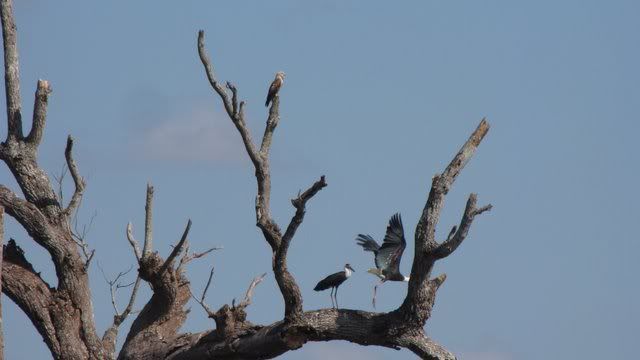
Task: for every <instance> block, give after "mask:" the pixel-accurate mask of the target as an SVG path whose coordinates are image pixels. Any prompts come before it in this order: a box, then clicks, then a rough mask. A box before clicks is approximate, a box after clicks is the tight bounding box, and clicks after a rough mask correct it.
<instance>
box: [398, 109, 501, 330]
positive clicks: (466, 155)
mask: <svg viewBox="0 0 640 360" xmlns="http://www.w3.org/2000/svg"><path fill="white" fill-rule="evenodd" d="M488 131H489V123H487V121H486V120H485V119H482V121H480V124H479V125H478V127H477V128H476V129H475V131H474V132H473V133H472V134H471V136H470V137H469V139H468V140H467V141H466V142H465V144H464V145H463V146H462V148H460V150H459V151H458V153H457V154H456V156H454V158H453V160H451V162H450V163H449V165H448V166H447V168H446V169H445V171H444V172H443V173H442V175H435V176H434V177H433V179H432V185H431V190H430V191H429V197H428V198H427V203H426V205H425V207H424V210H423V212H422V216H421V217H420V220H419V221H418V225H417V226H416V233H415V254H414V258H413V265H412V267H411V276H410V280H409V287H408V291H407V296H406V297H405V299H404V302H403V303H402V305H401V306H400V308H399V309H398V311H399V312H400V313H401V314H403V316H404V318H405V320H406V321H407V322H410V323H412V324H413V326H415V327H422V326H424V323H425V322H426V320H427V319H428V318H429V316H430V315H431V308H432V306H433V303H434V299H435V290H437V288H433V287H432V286H431V287H430V286H429V285H430V283H429V276H430V274H431V271H432V269H433V265H434V264H435V261H436V260H437V259H438V258H439V257H438V256H437V255H436V254H435V253H434V251H435V249H436V248H438V246H439V245H438V244H437V242H436V241H435V231H436V226H437V224H438V220H439V218H440V212H441V210H442V207H443V204H444V199H445V196H446V194H447V193H448V191H449V189H450V187H451V185H452V184H453V182H454V181H455V179H456V178H457V176H458V174H459V173H460V171H461V170H462V169H463V168H464V166H465V165H466V164H467V162H468V161H469V159H471V157H472V156H473V154H474V153H475V150H476V149H477V147H478V145H480V142H481V141H482V139H483V138H484V136H485V135H486V134H487V132H488ZM468 225H470V223H469V224H468ZM461 226H462V225H461ZM467 230H468V228H467ZM452 233H453V231H452ZM458 233H460V234H462V233H461V232H460V230H457V231H456V235H451V233H450V236H449V239H450V240H451V241H445V243H447V244H448V245H452V244H454V242H453V241H454V239H456V236H457V234H458ZM464 234H465V235H466V232H465V233H464ZM461 241H462V240H460V242H461ZM458 245H459V243H458ZM441 251H442V250H441ZM443 281H444V280H443ZM438 286H439V285H438Z"/></svg>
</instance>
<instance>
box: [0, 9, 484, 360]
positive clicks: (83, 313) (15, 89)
mask: <svg viewBox="0 0 640 360" xmlns="http://www.w3.org/2000/svg"><path fill="white" fill-rule="evenodd" d="M0 1H1V12H2V14H1V15H2V35H3V45H4V69H5V88H6V99H7V137H6V139H5V141H4V142H2V143H1V144H0V158H1V159H2V161H4V163H5V164H6V165H7V167H8V168H9V170H10V171H11V173H12V174H13V176H14V177H15V179H16V181H17V184H18V185H19V187H20V192H21V193H22V194H21V195H18V194H17V193H16V192H14V190H12V189H10V188H8V187H7V186H5V185H0V208H2V207H3V208H4V209H5V211H6V213H7V214H8V215H9V216H11V217H13V218H14V219H15V220H16V221H17V222H18V223H20V225H21V226H22V227H24V229H25V230H26V231H27V233H28V235H29V237H31V239H32V240H33V241H35V242H36V243H37V244H38V245H40V246H42V247H43V248H44V249H45V250H46V251H47V252H49V254H50V255H51V259H52V261H53V264H54V266H55V273H56V277H57V279H58V284H57V286H56V287H52V286H51V285H49V284H48V283H47V282H45V281H44V280H43V279H42V278H41V277H40V275H39V273H38V272H37V271H36V270H35V268H34V266H33V264H32V263H31V262H29V259H28V254H25V253H24V251H23V250H22V249H21V248H20V247H19V246H18V243H17V242H16V241H15V240H13V239H11V240H9V241H8V242H7V243H6V245H5V246H4V252H3V254H2V291H3V293H4V294H6V295H7V296H8V297H9V298H10V299H11V300H12V301H13V302H15V303H16V304H17V305H18V306H19V307H20V309H21V310H22V311H24V313H25V314H26V315H27V316H28V318H29V319H30V320H31V322H32V323H33V325H34V326H35V328H36V329H37V330H38V332H39V333H40V335H41V336H42V338H43V340H44V342H45V343H46V345H47V347H48V348H49V350H50V351H51V354H52V356H53V357H54V358H56V359H105V358H116V357H117V358H118V359H173V360H177V359H223V358H224V359H258V358H260V359H263V358H273V357H276V356H278V355H280V354H283V353H285V352H287V351H290V350H295V349H298V348H300V347H302V346H303V345H304V344H305V343H307V342H309V341H331V340H347V341H350V342H353V343H356V344H360V345H377V346H384V347H388V348H394V349H400V348H407V349H409V350H411V351H412V352H414V353H415V354H417V355H418V356H420V357H421V358H424V359H454V358H455V357H454V355H453V354H452V353H450V352H449V351H447V350H446V349H444V348H443V347H442V346H440V345H438V344H437V343H436V342H434V341H433V340H431V339H430V338H429V337H427V336H426V334H425V332H424V326H425V323H426V321H427V319H429V317H430V315H431V310H432V308H433V305H434V301H435V297H436V292H437V290H438V288H439V287H440V286H441V285H442V283H443V282H444V280H445V275H444V274H441V275H439V276H436V277H431V273H432V269H433V266H434V264H435V263H436V261H438V260H440V259H443V258H445V257H447V256H449V255H450V254H452V253H453V252H454V251H455V250H456V248H457V247H458V246H459V245H460V244H461V243H462V242H463V241H464V239H465V237H466V236H467V234H468V232H469V228H470V227H471V224H472V222H473V220H474V218H475V216H476V215H478V214H480V213H482V212H484V211H486V210H489V209H490V208H491V206H490V205H488V206H484V207H477V205H476V195H475V194H471V195H470V196H469V200H468V201H467V206H466V209H465V211H464V214H463V215H462V220H461V221H460V224H459V226H457V228H456V227H454V229H453V230H452V231H451V232H450V234H449V236H448V237H447V238H446V239H445V240H444V241H442V242H438V241H436V239H435V230H436V226H437V223H438V219H439V216H440V211H441V210H442V207H443V204H444V199H445V196H446V195H447V192H448V191H449V189H450V188H451V186H452V185H453V183H454V181H455V179H456V178H457V176H458V174H459V173H460V171H461V170H462V169H463V168H464V166H465V164H466V163H467V162H468V161H469V159H471V157H472V156H473V154H474V152H475V150H476V148H477V147H478V145H479V144H480V142H481V141H482V139H483V138H484V136H485V134H486V133H487V131H488V130H489V124H488V123H487V122H486V121H485V120H482V121H481V122H480V124H479V125H478V127H477V128H476V129H475V131H474V132H473V133H472V134H471V136H470V137H469V139H468V140H467V142H466V143H465V144H464V145H463V146H462V148H461V149H460V151H459V152H458V153H457V154H456V155H455V157H454V158H453V160H452V161H451V162H450V163H449V165H448V166H447V167H446V169H445V170H444V171H443V172H442V173H441V174H437V175H435V176H434V177H433V179H432V183H431V189H430V191H429V195H428V198H427V201H426V205H425V207H424V210H423V212H422V214H421V216H420V220H419V223H418V226H417V228H416V232H415V256H414V259H413V265H412V269H411V280H410V282H409V286H408V291H407V295H406V298H405V299H404V302H403V303H402V304H401V305H400V306H399V307H398V308H397V309H396V310H393V311H390V312H388V313H376V312H367V311H360V310H348V309H340V310H337V309H320V310H312V311H305V310H304V309H303V299H302V295H301V293H300V288H299V287H298V284H297V283H296V280H295V278H294V276H293V274H292V273H291V272H290V271H289V270H288V268H287V251H288V249H289V245H290V244H291V241H292V240H293V238H294V236H295V233H296V230H297V229H298V227H299V226H300V225H301V223H302V221H303V220H304V216H305V209H306V205H307V202H308V201H309V200H311V198H313V197H314V196H315V195H316V194H317V193H318V192H319V191H320V190H322V189H323V188H324V187H325V186H327V182H326V180H325V177H324V176H321V177H320V178H319V179H318V181H316V182H315V183H314V184H312V185H311V186H310V187H309V188H308V189H307V190H305V191H304V192H301V193H299V194H298V195H297V196H296V197H295V198H294V199H293V200H291V203H292V205H293V208H294V212H293V216H292V218H291V220H290V222H289V224H287V226H286V227H285V228H284V231H282V230H281V227H280V226H279V225H278V224H277V223H276V222H275V221H274V220H273V218H272V217H271V212H270V197H271V172H270V166H269V150H270V148H271V142H272V139H273V134H274V132H275V130H276V128H277V126H278V121H279V119H280V115H279V107H280V99H279V96H275V98H274V99H273V102H272V104H271V107H270V108H269V115H268V117H267V121H266V126H265V131H264V134H263V136H262V139H261V141H260V143H259V144H256V143H254V141H253V140H252V137H251V134H250V132H249V129H248V128H247V126H246V120H245V112H244V108H245V102H244V101H241V100H240V99H239V92H238V89H237V88H236V87H235V86H234V85H233V84H232V83H229V82H227V83H226V84H225V85H223V84H222V83H220V82H219V81H218V80H217V79H216V76H215V74H214V71H213V66H212V64H211V61H210V59H209V57H208V55H207V52H206V50H205V45H204V33H203V32H202V31H200V33H199V34H198V42H197V44H198V53H199V56H200V59H201V60H202V63H203V65H204V69H205V73H206V76H207V78H208V80H209V83H210V85H211V87H212V89H213V90H214V91H215V93H216V94H217V96H219V98H220V99H221V101H222V104H223V107H224V109H225V110H226V113H227V114H228V116H229V118H230V120H231V121H232V122H233V124H234V125H235V126H236V128H237V130H238V132H239V133H240V136H241V138H242V141H243V143H244V146H245V149H246V152H247V154H248V155H249V158H250V159H251V162H252V164H253V166H254V168H255V177H256V181H257V189H258V190H257V196H256V201H255V211H256V225H257V227H258V228H259V229H260V230H261V232H262V235H263V236H264V238H265V240H266V241H267V243H268V244H269V246H270V248H271V257H272V270H273V273H274V276H275V279H276V281H277V284H278V287H279V288H280V293H281V294H282V297H283V299H284V303H285V307H284V313H283V316H282V320H280V321H278V322H275V323H273V324H269V325H258V324H253V323H251V322H249V321H248V320H247V307H248V306H249V304H250V303H251V296H252V293H253V290H254V288H255V287H256V286H257V285H258V283H259V282H260V281H261V280H262V278H263V277H264V275H262V276H260V277H257V278H256V279H254V281H253V282H252V283H251V284H250V286H249V289H248V290H247V293H246V296H245V298H244V300H243V301H241V302H240V303H238V304H236V303H235V302H234V303H232V304H231V305H224V306H222V307H221V308H220V309H218V310H216V311H213V310H212V309H210V308H209V307H208V306H207V305H206V302H205V295H206V291H207V290H208V288H209V285H210V283H211V277H212V276H213V270H212V271H211V274H210V277H209V282H208V283H207V286H206V288H205V291H204V293H203V294H202V296H200V297H198V298H196V297H195V296H194V295H193V294H192V293H191V290H190V283H189V281H188V279H187V278H186V276H185V273H184V266H185V265H186V264H187V263H188V262H189V261H191V260H193V259H195V258H198V257H201V256H204V255H205V254H206V253H208V252H209V251H211V250H213V249H211V250H208V251H205V252H203V253H190V252H189V245H188V244H189V241H188V236H189V229H190V227H191V221H189V222H188V224H187V225H186V228H185V230H184V233H183V234H182V236H181V237H180V239H179V240H178V242H177V244H176V246H175V247H174V248H173V250H172V251H171V252H170V253H169V254H168V255H167V257H166V258H164V257H162V256H161V255H160V254H159V253H158V252H156V251H153V244H152V239H153V237H152V209H153V187H152V186H148V188H147V200H146V206H145V209H146V216H145V227H144V229H145V236H144V242H143V246H142V248H141V247H140V246H139V244H138V242H137V241H136V239H135V237H134V235H133V229H132V225H131V224H129V225H128V226H127V232H126V233H127V238H128V241H129V242H130V244H131V247H132V251H133V253H134V255H135V258H136V260H137V268H138V278H137V280H136V282H135V283H134V284H133V288H132V294H131V300H130V301H129V303H128V305H127V306H126V308H125V309H124V310H123V311H119V310H118V308H117V306H116V304H115V301H114V309H115V312H116V313H115V315H114V319H113V324H112V325H111V326H110V327H109V328H108V329H107V330H106V331H105V333H104V334H103V335H102V336H100V335H99V334H98V330H97V329H96V326H95V322H94V316H93V306H92V303H91V290H90V286H89V278H88V276H87V272H88V271H89V269H90V267H89V265H90V262H91V259H92V258H93V254H92V253H91V252H88V251H87V247H86V244H85V243H84V242H83V240H82V239H80V240H79V239H78V237H77V235H75V234H74V231H73V229H72V228H71V226H70V223H71V218H72V216H73V214H74V212H75V211H76V210H77V208H78V205H79V203H80V201H81V199H82V195H83V192H84V189H85V181H84V179H83V178H82V177H81V175H80V171H79V168H78V166H77V165H76V163H75V161H74V158H73V144H74V140H73V138H72V137H71V136H69V138H68V139H67V146H66V150H65V157H66V161H67V165H68V168H69V172H70V173H71V175H72V178H73V181H74V184H75V192H74V194H73V196H72V198H71V200H70V201H69V203H68V204H66V205H65V204H64V203H63V202H62V199H61V198H60V197H59V196H57V195H56V192H55V190H54V187H53V186H52V183H51V181H50V179H49V177H48V175H47V173H46V172H45V171H44V170H43V169H42V168H41V167H40V166H39V165H38V162H37V155H38V146H39V144H40V142H41V139H42V136H43V133H44V127H45V121H46V115H47V103H48V100H49V95H50V93H51V87H50V85H49V83H48V82H47V81H45V80H39V81H38V83H37V90H36V93H35V103H34V109H33V119H32V122H31V130H30V131H29V133H28V134H24V133H23V125H22V116H21V99H20V91H19V90H20V82H19V75H18V72H19V71H18V70H19V67H18V48H17V33H16V26H15V23H14V18H13V12H12V1H11V0H0ZM0 236H1V235H0ZM23 241H27V240H23ZM142 281H144V282H146V283H148V284H149V286H150V287H151V289H152V291H153V294H152V296H151V298H150V299H149V300H148V301H147V302H146V305H144V307H143V308H142V310H141V311H140V312H139V313H138V314H137V315H136V317H135V319H134V321H133V323H132V325H131V328H130V330H129V332H128V334H127V336H126V341H125V343H124V345H123V347H122V349H121V350H120V351H119V353H118V354H117V355H116V353H117V352H116V337H117V334H118V330H119V327H120V325H121V324H122V323H123V321H124V320H125V319H126V318H127V317H128V316H129V315H131V314H132V307H133V303H134V299H135V296H136V294H137V290H138V287H139V285H140V283H141V282H142ZM110 286H111V287H112V291H113V289H114V286H115V288H116V289H117V288H119V287H120V286H119V285H118V284H117V279H116V280H114V281H113V282H110ZM192 297H193V298H194V299H195V300H196V302H198V303H199V304H200V305H202V307H203V308H204V309H205V310H206V312H207V314H208V316H209V317H210V318H211V319H212V320H213V321H215V324H216V326H215V329H213V330H208V331H204V332H200V333H195V334H193V333H181V332H180V328H181V327H182V325H183V324H184V321H185V319H186V317H187V313H188V311H187V309H186V306H187V303H188V302H189V301H190V299H191V298H192Z"/></svg>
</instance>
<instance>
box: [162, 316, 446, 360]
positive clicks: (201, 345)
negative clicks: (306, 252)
mask: <svg viewBox="0 0 640 360" xmlns="http://www.w3.org/2000/svg"><path fill="white" fill-rule="evenodd" d="M416 333H417V334H422V330H421V329H420V330H415V331H406V329H404V324H403V323H402V322H400V321H399V318H397V317H396V316H395V315H394V314H391V313H389V314H383V313H371V312H365V311H358V310H344V309H341V310H335V309H323V310H316V311H308V312H305V313H303V314H301V316H300V317H299V318H298V319H297V320H296V321H294V322H291V323H288V324H285V323H283V322H282V321H279V322H276V323H273V324H271V325H267V326H254V327H250V328H247V329H246V330H245V331H243V332H239V333H234V334H233V337H231V338H228V337H227V338H220V337H218V336H216V335H217V330H214V331H211V332H208V333H199V334H188V335H185V336H184V337H181V338H179V342H180V345H176V344H170V345H169V346H171V351H172V353H171V354H170V355H169V356H167V359H171V360H187V359H218V358H236V359H271V358H275V357H277V356H280V355H282V354H284V353H286V352H288V351H292V350H296V349H299V348H300V347H302V346H303V345H304V344H305V343H307V342H318V341H332V340H345V341H349V342H352V343H355V344H360V345H365V346H369V345H375V346H383V347H387V348H391V349H400V348H403V347H404V348H407V349H409V350H411V351H413V352H414V353H416V354H418V355H420V356H423V357H424V358H425V359H433V360H453V359H455V357H453V355H451V353H449V352H447V351H446V350H444V349H443V348H442V347H441V346H440V345H438V344H436V343H435V342H434V341H433V340H431V339H429V338H426V337H424V336H423V335H421V336H419V335H414V334H416ZM225 344H228V345H225Z"/></svg>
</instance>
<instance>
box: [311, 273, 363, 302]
mask: <svg viewBox="0 0 640 360" xmlns="http://www.w3.org/2000/svg"><path fill="white" fill-rule="evenodd" d="M354 271H355V270H353V268H352V267H351V265H349V264H345V265H344V270H343V271H338V272H337V273H335V274H331V275H329V276H327V277H326V278H324V279H322V280H320V282H318V284H317V285H316V287H315V288H313V290H315V291H322V290H327V289H328V288H331V294H330V296H331V307H335V308H338V287H339V286H340V285H342V283H343V282H345V280H347V279H348V278H349V276H351V273H353V272H354ZM334 289H335V293H334ZM334 297H335V299H336V302H335V305H334V303H333V299H334Z"/></svg>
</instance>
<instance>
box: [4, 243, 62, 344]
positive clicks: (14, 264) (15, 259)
mask: <svg viewBox="0 0 640 360" xmlns="http://www.w3.org/2000/svg"><path fill="white" fill-rule="evenodd" d="M2 267H3V268H4V273H3V278H2V292H3V293H4V294H5V295H7V296H8V297H9V298H10V299H11V301H13V302H14V303H15V304H16V305H18V306H19V307H20V308H21V309H22V311H24V313H25V314H26V315H27V316H28V317H29V319H30V320H31V322H32V323H33V325H34V326H35V328H36V329H37V330H38V332H39V333H40V335H41V336H42V338H43V340H44V342H45V343H46V344H47V346H48V347H49V349H51V351H52V352H53V353H59V352H60V343H59V340H58V337H57V335H56V327H55V326H54V323H53V319H52V318H51V314H50V313H49V307H50V306H51V304H52V302H53V298H52V294H51V292H52V289H51V288H50V287H49V285H48V284H47V283H46V282H45V281H44V280H42V278H40V276H39V275H38V274H37V273H36V272H35V270H34V269H33V266H32V265H31V263H29V261H27V259H26V258H25V256H24V252H23V251H22V249H21V248H20V247H18V245H17V244H16V242H15V240H13V239H11V240H9V242H8V243H7V245H6V246H5V247H4V253H3V261H2Z"/></svg>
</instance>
